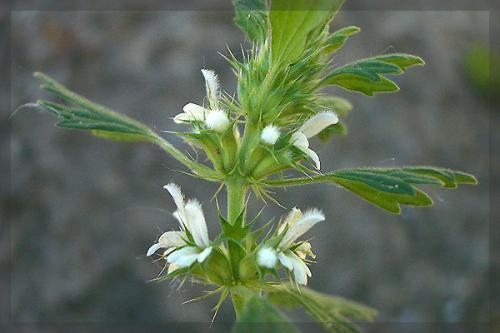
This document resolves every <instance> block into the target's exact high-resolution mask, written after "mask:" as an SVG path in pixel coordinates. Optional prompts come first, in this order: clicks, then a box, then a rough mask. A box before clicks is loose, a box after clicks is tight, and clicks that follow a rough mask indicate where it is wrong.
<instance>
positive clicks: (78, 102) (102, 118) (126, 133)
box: [34, 73, 155, 141]
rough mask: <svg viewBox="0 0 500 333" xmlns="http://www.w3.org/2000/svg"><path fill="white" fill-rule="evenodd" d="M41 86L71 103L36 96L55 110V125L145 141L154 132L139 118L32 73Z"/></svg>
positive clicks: (43, 107)
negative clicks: (116, 110)
mask: <svg viewBox="0 0 500 333" xmlns="http://www.w3.org/2000/svg"><path fill="white" fill-rule="evenodd" d="M34 76H35V77H36V78H37V79H39V80H40V81H41V86H40V87H41V88H42V89H44V90H46V91H49V92H51V93H53V94H54V95H56V96H58V97H60V98H62V99H63V100H65V101H66V102H69V103H70V104H71V105H70V106H66V105H62V104H58V103H53V102H49V101H44V100H39V101H37V104H38V105H39V106H40V107H41V108H42V109H43V110H45V111H48V112H51V113H53V114H55V115H56V116H57V117H58V118H59V121H58V122H57V126H59V127H63V128H70V129H79V130H91V131H92V133H93V134H94V135H96V136H99V137H102V138H106V139H112V140H122V141H148V140H153V139H154V138H155V136H154V133H153V132H152V131H151V130H150V129H149V128H148V127H147V126H145V125H143V124H141V123H140V122H138V121H136V120H134V119H132V118H130V117H127V116H125V115H122V114H119V113H116V112H114V111H112V110H110V109H108V108H106V107H104V106H101V105H98V104H95V103H93V102H90V101H89V100H87V99H86V98H84V97H81V96H79V95H77V94H75V93H73V92H71V91H69V90H67V89H66V88H65V87H63V86H62V85H60V84H59V83H57V82H56V81H54V80H53V79H51V78H50V77H48V76H47V75H45V74H42V73H35V74H34Z"/></svg>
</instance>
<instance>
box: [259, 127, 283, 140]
mask: <svg viewBox="0 0 500 333" xmlns="http://www.w3.org/2000/svg"><path fill="white" fill-rule="evenodd" d="M280 135H281V133H280V130H279V128H278V127H276V126H273V125H267V126H266V127H264V129H263V130H262V133H261V134H260V139H261V140H262V141H263V142H264V143H266V144H268V145H274V144H275V143H276V141H278V139H279V137H280Z"/></svg>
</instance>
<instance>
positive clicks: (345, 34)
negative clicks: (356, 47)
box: [325, 26, 361, 53]
mask: <svg viewBox="0 0 500 333" xmlns="http://www.w3.org/2000/svg"><path fill="white" fill-rule="evenodd" d="M360 31H361V29H360V28H359V27H355V26H349V27H345V28H342V29H340V30H337V31H335V32H334V33H332V34H331V35H330V36H329V37H328V39H327V41H326V45H327V46H326V49H325V50H326V51H327V52H329V53H331V52H335V51H336V50H338V49H340V48H341V47H343V46H344V44H345V42H346V41H347V39H348V38H349V36H351V35H354V34H357V33H358V32H360Z"/></svg>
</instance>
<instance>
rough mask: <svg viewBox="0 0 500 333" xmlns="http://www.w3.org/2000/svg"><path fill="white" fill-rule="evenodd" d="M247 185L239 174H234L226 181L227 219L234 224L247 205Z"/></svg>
mask: <svg viewBox="0 0 500 333" xmlns="http://www.w3.org/2000/svg"><path fill="white" fill-rule="evenodd" d="M246 191H247V185H246V182H245V179H244V178H243V177H242V176H239V175H232V176H230V177H229V178H228V179H227V181H226V192H227V220H228V221H229V223H231V224H234V223H235V221H236V219H237V218H238V217H239V216H240V214H241V212H242V211H243V209H244V207H245V197H246Z"/></svg>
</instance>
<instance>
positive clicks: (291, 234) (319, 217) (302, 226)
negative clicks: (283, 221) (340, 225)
mask: <svg viewBox="0 0 500 333" xmlns="http://www.w3.org/2000/svg"><path fill="white" fill-rule="evenodd" d="M324 220H325V215H323V213H322V212H321V211H320V210H319V209H312V210H309V211H307V212H305V213H304V214H303V215H302V217H301V218H300V220H298V221H297V222H296V223H295V224H293V225H291V226H290V228H288V230H287V231H286V233H285V236H283V238H282V239H281V242H280V244H279V247H280V248H288V247H289V246H290V245H291V244H292V243H293V242H294V241H295V240H296V239H297V238H299V237H300V236H302V235H303V234H305V233H306V232H307V231H309V229H311V228H312V227H313V226H314V225H315V224H316V223H318V222H321V221H324Z"/></svg>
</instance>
